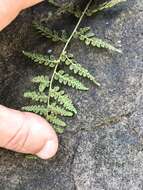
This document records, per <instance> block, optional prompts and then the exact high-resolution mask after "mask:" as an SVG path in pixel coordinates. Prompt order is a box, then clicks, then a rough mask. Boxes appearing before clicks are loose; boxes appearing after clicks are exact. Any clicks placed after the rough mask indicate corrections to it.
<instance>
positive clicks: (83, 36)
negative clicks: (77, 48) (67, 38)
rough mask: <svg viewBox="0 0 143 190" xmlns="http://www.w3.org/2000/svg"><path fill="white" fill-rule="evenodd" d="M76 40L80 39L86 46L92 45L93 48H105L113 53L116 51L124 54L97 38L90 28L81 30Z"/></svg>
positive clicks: (76, 35)
mask: <svg viewBox="0 0 143 190" xmlns="http://www.w3.org/2000/svg"><path fill="white" fill-rule="evenodd" d="M74 37H75V38H78V39H80V40H81V41H83V42H85V44H86V45H91V46H93V47H98V48H105V49H109V50H112V51H116V52H118V53H122V51H121V50H119V49H117V48H115V47H114V46H112V45H111V44H109V43H107V42H105V41H103V40H101V39H99V38H97V37H96V36H95V34H94V33H93V32H91V29H90V27H85V28H80V29H79V31H77V32H76V34H75V36H74Z"/></svg>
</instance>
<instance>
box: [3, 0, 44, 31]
mask: <svg viewBox="0 0 143 190" xmlns="http://www.w3.org/2000/svg"><path fill="white" fill-rule="evenodd" d="M42 1H43V0H0V31H1V30H2V29H3V28H5V27H6V26H7V25H8V24H9V23H10V22H11V21H12V20H13V19H15V18H16V16H17V15H18V14H19V12H20V11H21V10H23V9H25V8H27V7H30V6H32V5H35V4H37V3H40V2H42Z"/></svg>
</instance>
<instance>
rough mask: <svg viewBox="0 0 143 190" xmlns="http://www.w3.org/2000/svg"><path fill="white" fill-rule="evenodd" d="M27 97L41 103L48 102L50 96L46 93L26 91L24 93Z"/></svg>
mask: <svg viewBox="0 0 143 190" xmlns="http://www.w3.org/2000/svg"><path fill="white" fill-rule="evenodd" d="M24 97H25V98H31V99H32V100H33V101H36V102H41V103H47V101H48V96H47V95H46V94H45V93H40V92H35V91H33V92H25V93H24Z"/></svg>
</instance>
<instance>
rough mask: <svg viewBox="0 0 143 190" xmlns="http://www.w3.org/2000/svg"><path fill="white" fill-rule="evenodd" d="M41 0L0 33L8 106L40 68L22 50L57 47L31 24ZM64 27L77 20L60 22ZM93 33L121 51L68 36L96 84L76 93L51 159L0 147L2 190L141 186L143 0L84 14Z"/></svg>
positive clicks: (0, 75)
mask: <svg viewBox="0 0 143 190" xmlns="http://www.w3.org/2000/svg"><path fill="white" fill-rule="evenodd" d="M49 9H51V8H48V6H46V3H45V4H43V5H39V6H37V7H35V8H32V9H30V10H27V11H26V12H24V13H22V14H21V16H19V18H17V20H16V21H15V22H14V23H13V24H12V25H11V26H9V27H8V28H7V29H6V30H5V31H3V32H2V33H1V34H0V82H1V88H0V101H1V103H2V104H5V105H7V106H10V107H13V108H20V107H21V106H22V105H24V104H25V103H26V100H24V99H23V92H24V91H25V90H26V89H29V88H30V86H31V83H30V82H29V81H30V79H31V78H32V77H33V76H35V75H36V74H37V73H39V74H41V73H43V72H44V70H45V68H43V67H40V66H35V64H33V63H31V62H30V61H29V60H27V59H25V58H24V57H23V55H22V54H21V50H23V49H26V50H36V51H39V52H47V51H48V50H49V49H52V50H53V51H54V52H57V53H58V52H59V51H60V49H61V46H60V45H58V46H57V45H52V43H51V42H50V41H48V40H47V41H45V39H43V38H39V36H38V35H37V34H36V33H35V32H34V30H32V26H31V23H32V21H33V20H38V19H41V18H44V17H45V16H46V15H47V12H48V10H49ZM63 23H64V26H66V27H67V28H69V26H70V27H71V26H74V24H75V23H76V20H75V19H74V18H73V17H71V16H67V17H64V21H60V22H58V26H59V27H61V28H62V24H63ZM83 25H88V26H91V28H92V29H93V31H94V32H95V33H96V34H97V36H99V37H101V38H104V39H107V41H109V42H111V43H112V44H114V45H115V46H116V47H119V48H121V49H122V50H123V55H119V54H116V53H112V52H108V51H105V50H99V49H96V48H95V49H94V48H88V47H86V46H85V45H83V44H81V43H79V42H78V41H73V43H72V44H71V46H70V51H71V52H73V54H74V55H75V57H76V58H77V60H78V61H79V62H80V63H82V64H83V65H84V66H85V67H87V68H88V69H89V70H91V72H92V73H93V74H94V75H95V76H96V78H97V80H98V81H100V83H101V88H96V87H95V86H93V84H91V83H90V82H85V83H86V84H87V85H88V86H89V87H90V91H89V92H87V93H83V94H82V93H79V92H75V91H74V92H73V91H72V94H73V97H74V102H75V103H76V105H77V107H78V110H79V114H78V116H77V117H76V118H74V119H73V120H70V121H69V125H71V128H68V129H67V130H66V131H65V133H64V134H63V135H61V136H60V137H59V138H60V149H59V152H58V154H57V155H56V157H55V158H53V159H52V160H50V161H42V160H34V161H33V160H27V159H26V158H25V157H24V156H23V155H20V154H17V153H12V152H8V151H5V150H1V151H0V189H2V190H142V189H143V1H142V0H128V1H127V3H125V4H123V5H121V6H118V7H116V8H114V9H112V10H108V11H105V12H103V13H99V14H98V15H97V16H96V17H95V16H94V17H92V18H88V19H85V20H84V22H83Z"/></svg>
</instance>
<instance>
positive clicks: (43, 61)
mask: <svg viewBox="0 0 143 190" xmlns="http://www.w3.org/2000/svg"><path fill="white" fill-rule="evenodd" d="M23 54H24V55H25V56H27V57H28V58H30V59H31V60H32V61H34V62H35V63H38V64H40V65H45V66H49V67H52V68H53V67H55V65H56V64H57V62H58V61H57V60H56V59H55V58H54V57H53V56H52V55H50V56H47V55H42V54H39V53H30V52H26V51H23Z"/></svg>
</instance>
